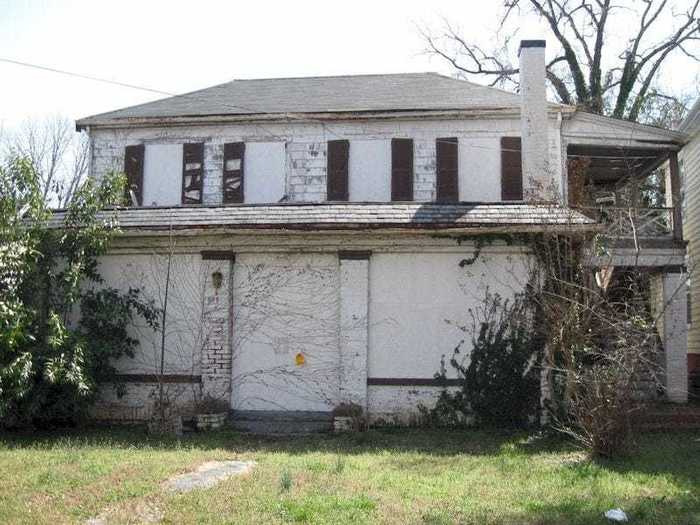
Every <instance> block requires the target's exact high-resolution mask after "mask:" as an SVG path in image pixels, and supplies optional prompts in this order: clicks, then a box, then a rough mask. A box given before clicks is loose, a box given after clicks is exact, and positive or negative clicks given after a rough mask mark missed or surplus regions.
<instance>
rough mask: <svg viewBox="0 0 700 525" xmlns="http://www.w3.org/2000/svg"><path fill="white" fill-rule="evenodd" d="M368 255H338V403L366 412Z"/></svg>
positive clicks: (364, 253) (363, 253)
mask: <svg viewBox="0 0 700 525" xmlns="http://www.w3.org/2000/svg"><path fill="white" fill-rule="evenodd" d="M369 256H370V254H369V252H340V253H339V254H338V257H339V259H340V338H339V354H340V355H339V377H340V384H339V399H338V401H339V402H341V403H342V402H346V403H347V402H351V403H356V404H358V405H360V406H361V407H362V408H364V409H365V410H366V409H367V349H368V346H369V331H368V328H369V324H368V321H369Z"/></svg>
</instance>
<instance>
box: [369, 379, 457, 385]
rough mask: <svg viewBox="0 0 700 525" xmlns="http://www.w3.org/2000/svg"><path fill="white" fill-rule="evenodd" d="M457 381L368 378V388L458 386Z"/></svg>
mask: <svg viewBox="0 0 700 525" xmlns="http://www.w3.org/2000/svg"><path fill="white" fill-rule="evenodd" d="M460 384H462V382H461V381H460V380H459V379H435V378H425V377H368V378H367V385H368V386H434V387H442V386H459V385H460Z"/></svg>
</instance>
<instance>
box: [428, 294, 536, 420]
mask: <svg viewBox="0 0 700 525" xmlns="http://www.w3.org/2000/svg"><path fill="white" fill-rule="evenodd" d="M470 315H471V319H472V324H471V327H461V329H462V330H463V331H464V332H467V333H470V334H471V343H472V350H471V353H470V354H468V355H466V356H463V355H462V346H463V342H462V343H460V345H459V346H458V347H457V348H455V350H454V352H453V355H452V357H451V358H450V361H449V362H450V366H452V368H453V369H455V370H456V371H457V375H458V378H459V383H460V385H459V390H457V391H450V390H448V389H444V390H443V392H442V393H441V395H440V398H439V400H438V402H437V404H436V406H435V408H433V410H432V411H431V419H432V420H433V422H438V423H440V424H443V425H458V424H462V423H464V422H465V421H469V419H470V418H472V417H473V418H475V420H476V423H478V424H483V425H497V426H523V425H526V424H527V423H528V422H529V421H531V420H532V419H533V418H534V417H535V416H536V414H537V409H538V403H539V394H540V389H539V385H540V380H539V368H538V366H537V363H538V356H539V354H540V349H541V339H540V337H538V336H537V335H535V334H536V331H535V330H534V329H533V309H532V308H531V307H530V306H529V304H528V303H527V301H526V299H525V298H524V297H523V296H516V297H515V298H514V299H513V300H512V301H508V300H503V299H502V298H501V297H500V296H499V295H497V294H495V295H492V294H490V293H488V292H487V294H486V297H485V300H484V303H483V305H482V307H481V308H480V309H479V310H478V311H476V312H475V311H472V310H470ZM441 368H442V370H441V372H440V373H438V374H437V375H436V378H438V379H445V377H446V375H447V374H446V367H445V366H444V363H443V365H442V367H441Z"/></svg>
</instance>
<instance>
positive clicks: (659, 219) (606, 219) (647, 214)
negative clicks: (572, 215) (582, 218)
mask: <svg viewBox="0 0 700 525" xmlns="http://www.w3.org/2000/svg"><path fill="white" fill-rule="evenodd" d="M581 211H582V212H583V213H585V214H586V215H587V216H589V217H591V218H592V219H595V220H596V221H597V222H599V223H601V224H604V225H606V226H607V228H606V231H605V235H606V236H607V237H611V238H617V239H669V240H671V239H674V238H680V237H678V235H679V234H680V232H675V231H674V224H673V217H674V209H673V208H622V207H613V206H601V207H598V208H584V209H582V210H581Z"/></svg>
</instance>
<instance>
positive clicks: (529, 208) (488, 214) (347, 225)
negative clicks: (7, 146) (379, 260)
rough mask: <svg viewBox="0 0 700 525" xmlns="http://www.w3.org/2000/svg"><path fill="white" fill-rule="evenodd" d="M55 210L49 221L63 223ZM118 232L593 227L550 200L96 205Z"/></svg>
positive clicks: (562, 229) (389, 231)
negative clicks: (143, 205) (511, 202)
mask: <svg viewBox="0 0 700 525" xmlns="http://www.w3.org/2000/svg"><path fill="white" fill-rule="evenodd" d="M64 213H65V212H63V211H61V210H57V211H56V212H55V213H54V216H53V217H52V219H51V221H50V226H51V227H54V228H61V226H62V224H63V217H64ZM101 218H102V219H103V220H105V221H114V222H115V224H118V225H119V228H120V230H121V231H122V234H123V235H131V236H154V235H161V236H162V235H168V234H169V233H170V232H175V233H177V234H178V235H188V234H201V233H203V232H206V233H208V234H213V233H216V234H232V233H236V234H239V233H240V234H248V233H255V234H256V235H259V234H266V233H269V234H275V233H280V232H284V233H295V232H299V233H306V234H308V233H310V232H311V233H319V234H337V233H343V232H382V233H387V234H404V233H412V234H416V233H423V234H428V235H435V234H442V235H450V234H456V235H472V234H473V235H478V234H491V233H501V234H516V233H534V232H538V233H539V232H546V231H557V232H585V231H596V230H597V228H598V225H597V224H596V223H595V221H593V220H592V219H590V218H588V217H586V216H585V215H583V214H581V213H580V212H578V211H575V210H572V209H570V208H564V207H560V206H554V205H548V204H525V203H523V204H486V203H473V204H470V203H459V204H431V203H422V204H421V203H394V204H386V203H342V204H341V203H332V204H327V203H323V204H308V203H307V204H296V203H295V204H290V203H285V204H274V205H219V206H178V207H149V208H117V209H112V210H105V211H103V212H101Z"/></svg>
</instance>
